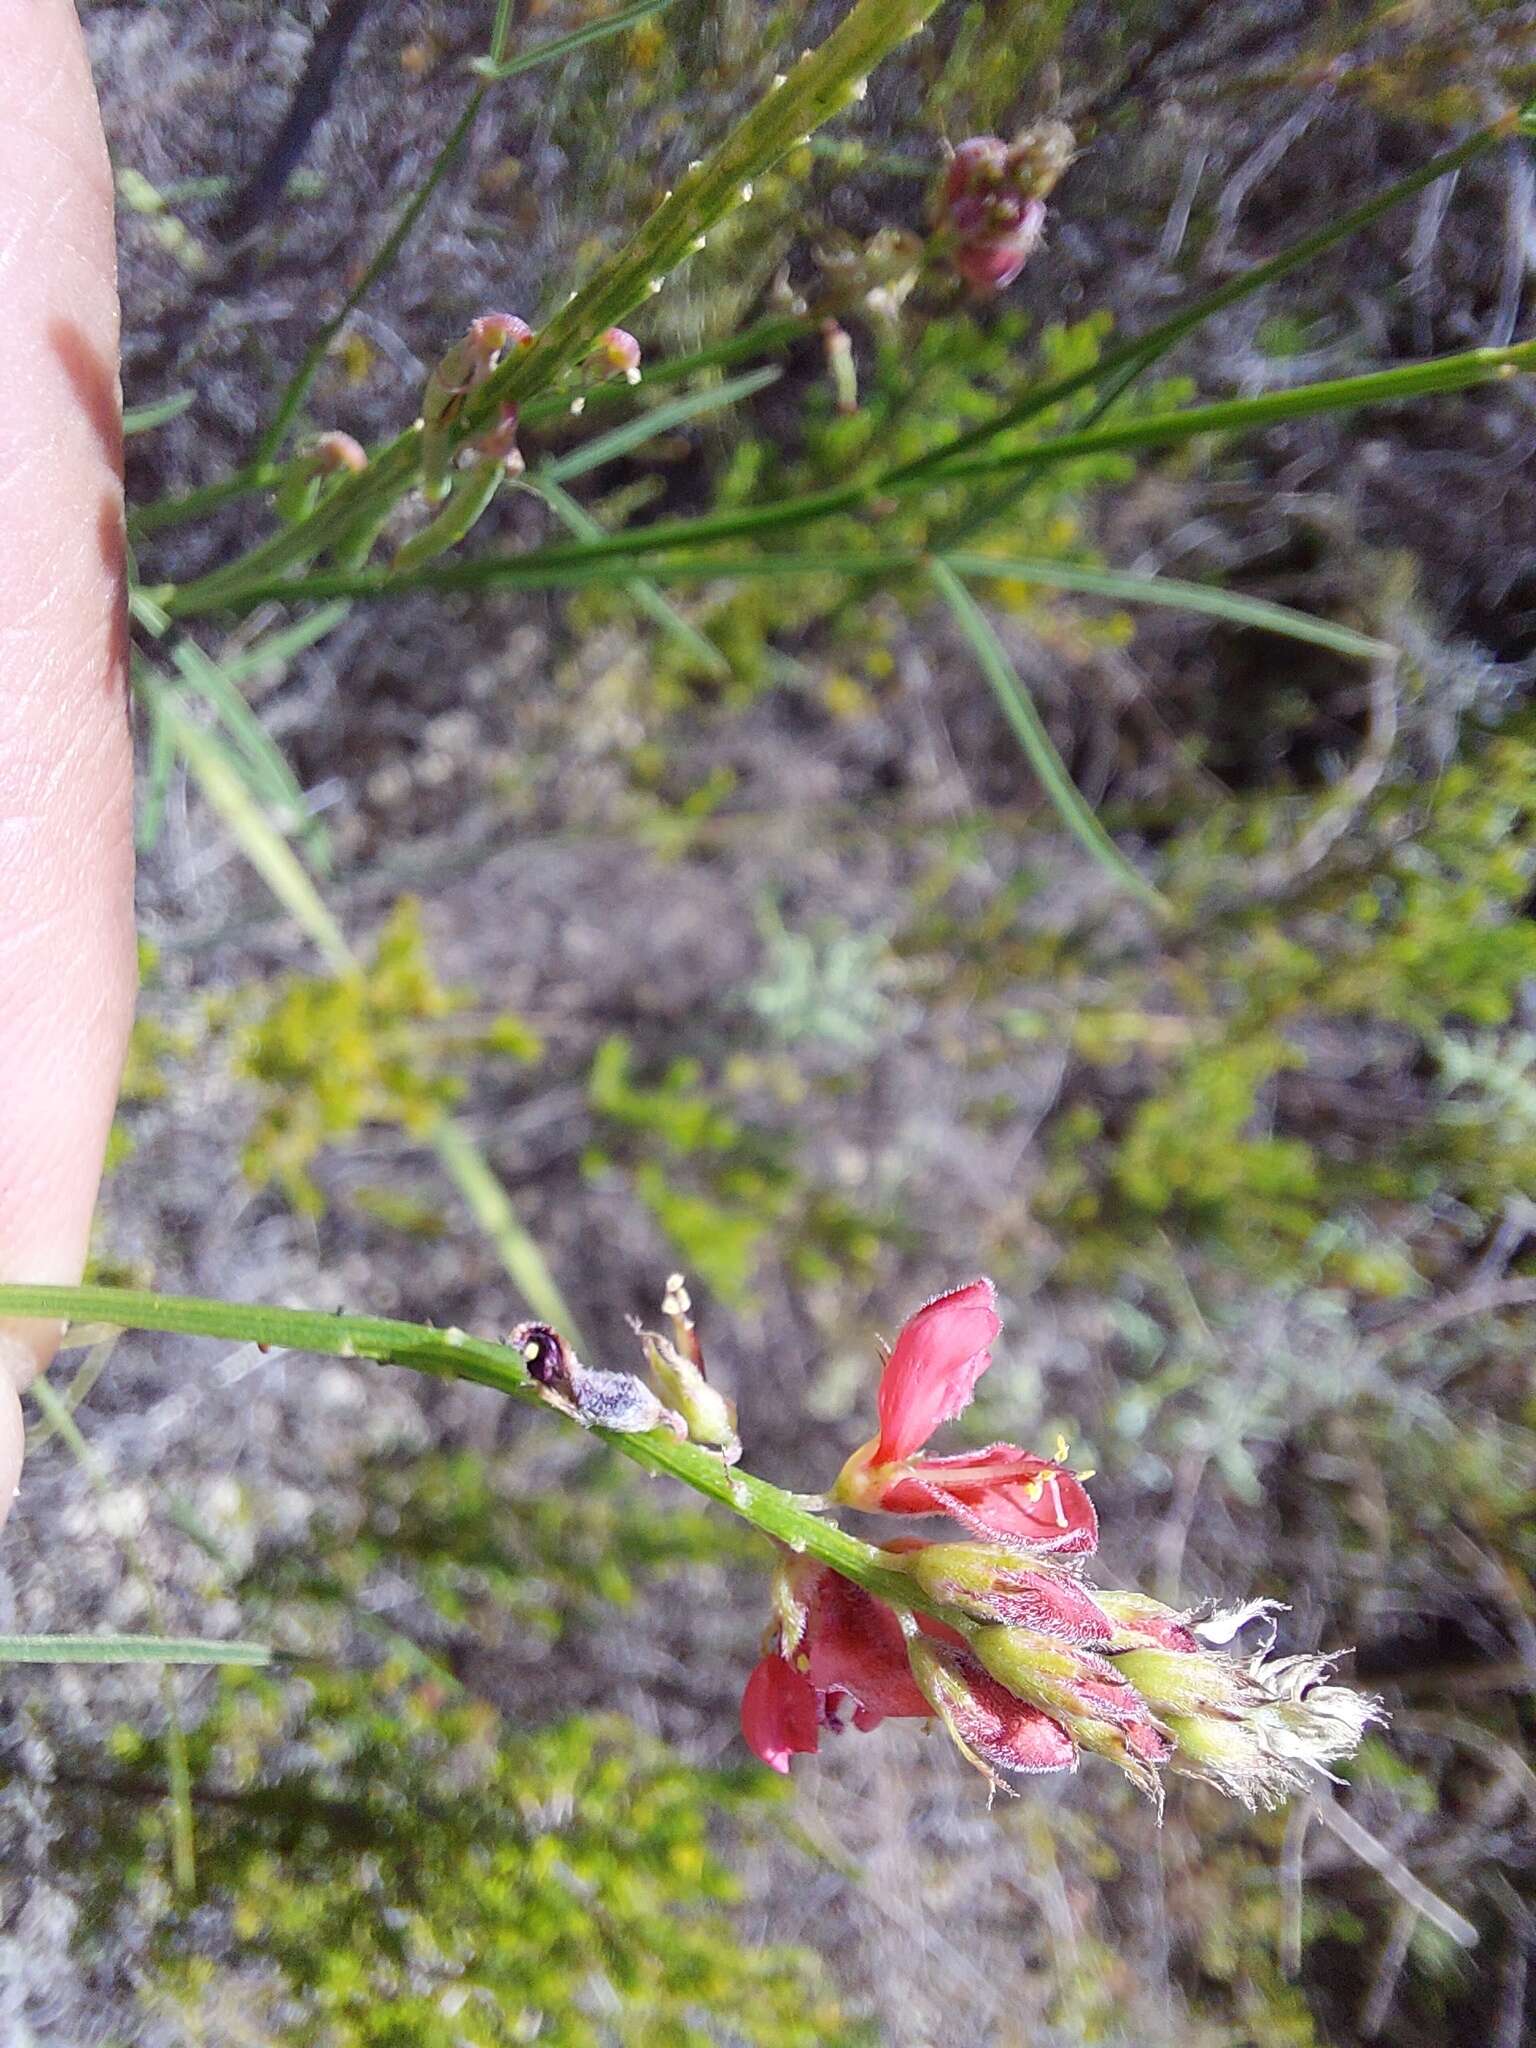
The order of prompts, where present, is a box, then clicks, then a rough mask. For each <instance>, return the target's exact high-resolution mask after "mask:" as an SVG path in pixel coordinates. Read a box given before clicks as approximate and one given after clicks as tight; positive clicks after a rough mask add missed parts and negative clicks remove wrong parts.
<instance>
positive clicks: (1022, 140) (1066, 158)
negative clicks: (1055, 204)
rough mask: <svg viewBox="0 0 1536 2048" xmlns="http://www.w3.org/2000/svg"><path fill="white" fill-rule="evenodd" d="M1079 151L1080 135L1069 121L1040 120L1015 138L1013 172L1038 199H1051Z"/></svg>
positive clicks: (1010, 156) (1011, 159)
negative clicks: (1071, 127) (1070, 126)
mask: <svg viewBox="0 0 1536 2048" xmlns="http://www.w3.org/2000/svg"><path fill="white" fill-rule="evenodd" d="M1076 153H1077V137H1076V136H1075V135H1074V134H1073V133H1072V130H1071V129H1070V128H1069V127H1068V126H1067V124H1066V122H1065V121H1038V122H1036V124H1035V125H1034V127H1032V128H1026V129H1025V130H1024V132H1023V133H1022V134H1021V135H1016V136H1015V137H1014V139H1013V144H1012V147H1011V148H1010V149H1009V151H1008V170H1009V174H1010V176H1011V177H1012V178H1013V179H1014V180H1015V181H1016V182H1017V183H1018V184H1019V185H1020V186H1021V187H1022V189H1023V190H1024V191H1026V192H1028V193H1030V194H1031V195H1032V196H1033V197H1034V198H1036V199H1048V198H1049V197H1050V195H1051V193H1052V192H1053V191H1054V190H1055V189H1056V186H1057V184H1058V182H1059V181H1060V178H1061V175H1062V173H1063V172H1064V171H1065V170H1066V169H1067V167H1068V165H1069V164H1070V163H1071V161H1072V159H1073V157H1074V156H1075V154H1076Z"/></svg>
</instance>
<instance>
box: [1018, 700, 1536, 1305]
mask: <svg viewBox="0 0 1536 2048" xmlns="http://www.w3.org/2000/svg"><path fill="white" fill-rule="evenodd" d="M1533 786H1536V744H1533V742H1532V741H1531V740H1530V739H1528V738H1525V737H1522V736H1520V735H1519V734H1518V733H1517V732H1514V731H1509V732H1506V733H1505V734H1504V735H1502V736H1500V737H1496V738H1494V739H1491V740H1489V741H1487V742H1486V743H1484V744H1483V745H1482V746H1481V747H1479V748H1477V749H1476V751H1475V753H1473V754H1472V755H1470V756H1469V757H1468V758H1467V759H1466V760H1464V761H1461V762H1458V763H1456V764H1455V765H1453V766H1452V767H1450V768H1448V769H1447V770H1446V771H1445V772H1444V773H1443V774H1442V775H1441V776H1440V777H1439V778H1438V780H1437V781H1436V782H1434V783H1433V784H1431V785H1428V786H1418V785H1411V784H1403V785H1400V786H1399V785H1394V786H1392V787H1390V788H1388V789H1387V790H1385V791H1384V792H1383V793H1382V794H1381V795H1380V796H1379V797H1378V798H1377V799H1376V800H1375V801H1374V802H1373V803H1372V804H1371V805H1370V806H1369V808H1368V809H1367V811H1366V812H1365V813H1364V814H1363V815H1362V816H1361V817H1360V818H1359V819H1358V820H1357V821H1356V822H1355V824H1354V826H1353V827H1352V829H1351V833H1350V837H1349V841H1348V847H1349V856H1348V858H1344V859H1335V860H1333V861H1330V862H1329V863H1327V864H1326V865H1325V867H1324V868H1323V869H1322V870H1321V871H1320V872H1319V873H1318V874H1317V875H1316V876H1308V875H1304V874H1303V875H1299V876H1298V878H1297V881H1296V884H1295V887H1294V889H1293V890H1291V891H1290V892H1288V893H1287V895H1286V896H1285V897H1284V898H1282V900H1281V901H1280V902H1279V903H1277V904H1270V903H1261V904H1256V905H1253V906H1251V907H1249V908H1248V909H1246V910H1245V911H1244V912H1243V913H1242V914H1241V915H1233V914H1226V915H1223V914H1221V913H1220V912H1219V911H1218V914H1217V915H1215V916H1214V917H1213V916H1210V915H1209V914H1207V913H1205V912H1203V910H1202V902H1203V901H1204V898H1205V891H1206V890H1207V889H1209V888H1210V887H1211V884H1212V881H1213V879H1214V878H1215V877H1216V876H1217V875H1218V874H1219V873H1221V872H1222V871H1223V869H1225V870H1226V872H1228V873H1230V872H1231V871H1232V864H1233V863H1238V864H1242V865H1246V864H1248V863H1250V862H1253V861H1255V860H1262V859H1268V858H1271V857H1273V856H1274V855H1276V854H1277V853H1278V852H1279V851H1280V849H1282V848H1283V846H1284V845H1285V844H1286V838H1287V835H1289V834H1290V833H1291V832H1292V831H1293V830H1294V824H1295V815H1294V807H1293V806H1290V805H1282V804H1279V803H1276V802H1274V801H1273V800H1266V801H1263V802H1258V803H1253V804H1248V805H1243V804H1239V803H1237V802H1233V803H1231V804H1229V805H1227V806H1224V807H1223V808H1222V809H1221V810H1220V811H1219V812H1217V813H1216V814H1215V815H1214V816H1213V817H1212V819H1211V820H1209V821H1208V822H1207V823H1206V824H1204V825H1203V826H1201V827H1200V828H1198V829H1197V830H1196V831H1194V832H1192V833H1191V834H1190V835H1189V836H1188V838H1187V839H1186V840H1185V842H1184V843H1183V844H1182V845H1181V846H1180V847H1179V848H1178V849H1177V851H1176V854H1175V858H1174V862H1173V866H1172V874H1173V877H1174V885H1175V889H1176V891H1177V890H1179V889H1180V888H1181V886H1182V889H1183V891H1184V892H1186V893H1183V894H1182V895H1181V896H1178V897H1177V898H1176V900H1179V901H1180V902H1181V904H1182V905H1183V907H1184V908H1185V912H1186V915H1187V916H1188V919H1189V925H1188V928H1187V932H1186V935H1185V936H1184V938H1183V939H1182V941H1181V942H1180V945H1179V947H1178V950H1177V954H1176V956H1175V959H1174V960H1173V961H1171V962H1165V961H1161V960H1160V961H1159V962H1157V963H1156V964H1155V965H1154V966H1152V967H1151V968H1149V969H1148V970H1146V971H1143V970H1139V969H1122V970H1120V971H1119V972H1118V973H1117V975H1116V976H1115V977H1114V979H1113V981H1112V983H1110V984H1109V985H1108V987H1107V988H1105V987H1104V986H1103V985H1101V987H1100V988H1099V989H1098V990H1096V991H1095V994H1094V998H1093V999H1092V1000H1091V1001H1090V1002H1088V1003H1085V1005H1084V1007H1083V1009H1082V1010H1080V1011H1078V1012H1076V1013H1075V1014H1074V1016H1073V1017H1072V1019H1071V1022H1070V1025H1069V1029H1070V1031H1071V1033H1072V1037H1073V1040H1074V1043H1075V1046H1076V1049H1077V1051H1078V1053H1079V1055H1080V1057H1083V1058H1084V1059H1086V1060H1088V1061H1093V1062H1108V1063H1112V1064H1113V1063H1120V1062H1124V1061H1126V1060H1128V1059H1129V1058H1130V1057H1131V1056H1132V1055H1134V1056H1135V1057H1136V1058H1137V1060H1138V1062H1139V1065H1138V1067H1137V1069H1136V1073H1137V1075H1138V1077H1139V1085H1138V1087H1137V1088H1136V1091H1135V1094H1134V1097H1133V1099H1132V1101H1131V1102H1130V1104H1129V1105H1128V1107H1126V1108H1125V1109H1124V1111H1123V1112H1122V1114H1121V1116H1120V1119H1119V1121H1118V1124H1117V1126H1116V1127H1115V1128H1113V1129H1111V1128H1110V1127H1109V1126H1108V1125H1107V1124H1106V1120H1105V1116H1104V1112H1103V1110H1102V1108H1101V1107H1100V1106H1098V1104H1097V1103H1096V1102H1094V1101H1092V1100H1089V1099H1086V1095H1085V1097H1084V1098H1082V1099H1078V1100H1076V1101H1072V1102H1070V1103H1069V1104H1068V1105H1067V1106H1066V1107H1065V1108H1064V1109H1063V1111H1062V1112H1061V1113H1060V1114H1059V1115H1058V1116H1057V1118H1056V1119H1055V1120H1054V1123H1053V1124H1052V1126H1051V1127H1050V1130H1049V1132H1048V1142H1049V1145H1050V1148H1051V1151H1052V1154H1053V1157H1054V1160H1055V1165H1054V1168H1053V1173H1052V1178H1051V1183H1050V1186H1049V1188H1048V1190H1047V1192H1046V1195H1045V1197H1044V1200H1043V1202H1042V1204H1041V1207H1042V1212H1043V1213H1045V1214H1047V1215H1049V1216H1052V1217H1054V1218H1055V1219H1056V1220H1058V1221H1059V1222H1060V1223H1061V1224H1062V1225H1063V1226H1064V1228H1065V1229H1066V1231H1067V1233H1068V1242H1069V1254H1068V1256H1069V1259H1070V1261H1071V1263H1072V1264H1073V1265H1074V1266H1075V1267H1077V1268H1078V1269H1079V1270H1081V1271H1083V1272H1085V1273H1086V1272H1088V1271H1090V1270H1093V1271H1099V1272H1103V1271H1104V1270H1106V1265H1107V1266H1108V1267H1110V1268H1112V1267H1113V1265H1114V1264H1115V1263H1116V1262H1117V1261H1118V1260H1119V1259H1121V1258H1122V1257H1123V1256H1124V1255H1125V1253H1126V1251H1127V1250H1133V1249H1134V1247H1135V1246H1136V1245H1137V1243H1138V1242H1139V1241H1143V1240H1145V1238H1146V1236H1147V1233H1148V1232H1149V1231H1151V1230H1155V1229H1156V1227H1157V1226H1158V1224H1159V1223H1160V1221H1161V1220H1163V1219H1168V1220H1170V1221H1173V1222H1176V1223H1177V1225H1178V1227H1179V1228H1180V1229H1182V1230H1186V1231H1190V1232H1193V1233H1195V1234H1196V1235H1197V1236H1199V1237H1202V1238H1205V1239H1206V1240H1208V1241H1214V1242H1216V1243H1219V1244H1221V1245H1224V1246H1225V1247H1226V1248H1227V1249H1228V1250H1230V1251H1233V1252H1236V1253H1237V1254H1239V1255H1240V1256H1241V1257H1243V1258H1244V1259H1246V1260H1249V1261H1251V1262H1255V1263H1256V1264H1257V1265H1258V1266H1260V1267H1272V1268H1274V1269H1275V1270H1277V1271H1278V1270H1284V1268H1285V1266H1286V1264H1287V1262H1288V1261H1289V1260H1290V1259H1291V1258H1292V1257H1293V1256H1294V1247H1295V1246H1296V1245H1297V1243H1298V1242H1300V1241H1301V1240H1305V1239H1308V1238H1309V1237H1311V1236H1312V1235H1313V1234H1314V1233H1315V1232H1316V1231H1317V1230H1318V1229H1319V1228H1320V1227H1321V1226H1322V1225H1323V1224H1324V1223H1325V1221H1327V1220H1328V1219H1329V1218H1330V1217H1331V1216H1334V1215H1336V1214H1338V1213H1340V1212H1341V1211H1347V1210H1348V1209H1349V1208H1350V1207H1352V1206H1354V1205H1358V1204H1360V1203H1363V1202H1367V1201H1369V1200H1371V1199H1373V1198H1388V1199H1398V1200H1405V1201H1411V1200H1415V1199H1419V1198H1421V1197H1422V1196H1424V1195H1426V1194H1428V1193H1431V1192H1433V1191H1434V1190H1437V1189H1438V1190H1441V1191H1443V1192H1445V1193H1449V1194H1453V1195H1454V1196H1455V1198H1456V1199H1457V1200H1459V1201H1462V1202H1465V1203H1467V1204H1469V1205H1471V1206H1472V1207H1473V1208H1474V1209H1476V1210H1478V1211H1481V1212H1482V1213H1485V1214H1494V1213H1497V1211H1498V1209H1499V1207H1500V1205H1501V1204H1502V1203H1503V1202H1504V1200H1505V1199H1506V1198H1507V1197H1508V1196H1509V1195H1511V1194H1514V1193H1517V1192H1518V1191H1519V1190H1520V1189H1521V1188H1522V1187H1527V1188H1528V1187H1529V1186H1530V1184H1531V1177H1532V1174H1533V1172H1536V1129H1533V1127H1532V1125H1531V1123H1530V1122H1529V1121H1528V1120H1526V1119H1523V1118H1521V1117H1520V1116H1519V1115H1518V1114H1510V1113H1509V1108H1510V1099H1511V1098H1510V1096H1509V1092H1508V1087H1507V1085H1506V1081H1507V1077H1506V1076H1504V1075H1503V1070H1502V1069H1501V1067H1500V1064H1499V1062H1498V1060H1497V1059H1496V1058H1493V1059H1492V1060H1491V1061H1490V1059H1489V1057H1487V1055H1488V1054H1489V1051H1490V1048H1489V1046H1488V1042H1487V1039H1486V1033H1487V1031H1488V1030H1490V1029H1494V1028H1496V1027H1499V1026H1503V1025H1506V1024H1507V1023H1508V1021H1509V1019H1510V1017H1511V1015H1512V1014H1513V1010H1514V1005H1515V1002H1516V999H1517V996H1518V994H1519V991H1520V989H1521V987H1522V985H1523V984H1524V983H1526V982H1527V981H1528V979H1529V978H1530V977H1531V976H1532V975H1533V974H1536V925H1533V924H1532V923H1531V921H1530V919H1529V918H1528V917H1525V916H1523V915H1521V914H1520V910H1521V905H1522V904H1523V903H1524V901H1525V899H1526V896H1527V894H1528V893H1529V891H1530V889H1531V887H1532V885H1533V881H1536V816H1533V814H1532V811H1531V806H1530V792H1531V789H1532V787H1533ZM1137 1018H1140V1019H1141V1024H1140V1026H1138V1025H1137V1023H1136V1021H1135V1020H1136V1019H1137ZM1330 1020H1339V1021H1342V1022H1344V1023H1345V1024H1348V1025H1361V1024H1369V1025H1371V1026H1372V1027H1374V1028H1378V1029H1380V1028H1390V1029H1391V1030H1393V1031H1396V1032H1400V1033H1406V1034H1409V1035H1410V1036H1411V1037H1412V1038H1413V1039H1417V1040H1419V1041H1420V1042H1421V1043H1422V1045H1423V1048H1424V1050H1425V1052H1426V1054H1428V1055H1431V1056H1433V1057H1434V1058H1435V1059H1437V1060H1438V1062H1439V1063H1440V1065H1441V1067H1442V1070H1443V1071H1444V1072H1445V1073H1446V1074H1447V1077H1448V1079H1449V1077H1451V1076H1455V1077H1456V1078H1455V1079H1452V1080H1450V1086H1451V1087H1453V1088H1455V1089H1456V1091H1457V1093H1456V1095H1455V1099H1454V1101H1451V1102H1448V1103H1447V1104H1446V1105H1445V1106H1444V1107H1443V1108H1442V1110H1441V1112H1440V1113H1439V1114H1438V1115H1432V1116H1431V1117H1430V1118H1428V1119H1427V1120H1420V1119H1412V1120H1410V1122H1409V1123H1408V1125H1407V1126H1406V1127H1404V1126H1399V1125H1397V1124H1392V1125H1391V1126H1390V1127H1389V1128H1387V1129H1385V1130H1383V1131H1381V1132H1380V1133H1379V1137H1378V1142H1376V1143H1375V1144H1373V1145H1370V1146H1362V1145H1361V1144H1359V1143H1358V1142H1357V1143H1354V1144H1352V1145H1351V1146H1349V1147H1348V1148H1330V1147H1329V1146H1328V1145H1327V1144H1326V1142H1321V1141H1319V1140H1318V1139H1317V1137H1316V1136H1315V1135H1313V1131H1312V1128H1310V1127H1309V1126H1308V1125H1306V1124H1302V1125H1300V1126H1298V1128H1297V1129H1296V1130H1294V1131H1291V1130H1287V1129H1286V1128H1285V1127H1284V1124H1283V1121H1277V1116H1276V1107H1277V1095H1276V1090H1277V1084H1279V1083H1281V1082H1282V1080H1283V1079H1284V1078H1285V1077H1292V1078H1291V1080H1290V1081H1289V1084H1288V1085H1289V1086H1290V1087H1291V1088H1293V1089H1295V1090H1297V1091H1300V1092H1301V1095H1302V1098H1303V1099H1305V1090H1306V1077H1307V1073H1308V1070H1309V1051H1308V1045H1309V1039H1310V1037H1311V1035H1312V1034H1313V1033H1315V1032H1317V1031H1319V1030H1321V1029H1324V1028H1327V1027H1328V1026H1329V1023H1330ZM1469 1027H1482V1029H1483V1032H1484V1038H1483V1039H1482V1040H1481V1041H1480V1042H1481V1043H1482V1045H1483V1048H1484V1054H1485V1057H1484V1060H1483V1063H1482V1064H1481V1065H1479V1064H1478V1063H1477V1062H1476V1061H1475V1060H1474V1061H1473V1062H1472V1063H1471V1064H1470V1065H1462V1066H1460V1067H1459V1066H1458V1064H1457V1061H1456V1058H1455V1055H1454V1054H1451V1055H1447V1053H1446V1047H1447V1046H1448V1045H1453V1046H1454V1045H1459V1044H1462V1043H1464V1042H1465V1041H1466V1038H1467V1033H1468V1029H1469ZM1493 1044H1494V1047H1496V1045H1497V1040H1495V1041H1493ZM1490 1088H1492V1089H1493V1091H1494V1092H1493V1094H1492V1095H1491V1096H1490V1095H1489V1093H1488V1091H1489V1089H1490ZM1480 1095H1482V1097H1483V1099H1484V1100H1485V1101H1487V1102H1488V1103H1489V1105H1490V1108H1491V1107H1492V1104H1493V1103H1494V1102H1497V1103H1498V1105H1499V1107H1500V1109H1501V1111H1502V1112H1503V1113H1501V1114H1500V1115H1498V1116H1494V1115H1492V1114H1479V1113H1478V1101H1479V1096H1480ZM1312 1123H1313V1125H1315V1119H1313V1120H1312ZM1389 1291H1391V1289H1390V1287H1389Z"/></svg>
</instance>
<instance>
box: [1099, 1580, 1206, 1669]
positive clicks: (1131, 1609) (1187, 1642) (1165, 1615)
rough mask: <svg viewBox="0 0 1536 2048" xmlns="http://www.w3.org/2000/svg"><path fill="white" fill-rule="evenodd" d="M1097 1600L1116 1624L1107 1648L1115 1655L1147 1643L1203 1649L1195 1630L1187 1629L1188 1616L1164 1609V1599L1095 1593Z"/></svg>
mask: <svg viewBox="0 0 1536 2048" xmlns="http://www.w3.org/2000/svg"><path fill="white" fill-rule="evenodd" d="M1094 1598H1095V1599H1096V1600H1097V1601H1098V1603H1099V1606H1100V1607H1101V1608H1102V1609H1103V1610H1104V1612H1105V1613H1106V1614H1107V1615H1108V1616H1109V1618H1110V1620H1111V1621H1112V1622H1113V1623H1114V1625H1115V1632H1114V1635H1113V1637H1112V1638H1111V1640H1110V1641H1109V1642H1108V1643H1106V1644H1104V1645H1103V1648H1104V1649H1105V1650H1106V1651H1108V1653H1109V1654H1110V1655H1111V1656H1114V1655H1115V1654H1116V1653H1117V1652H1118V1651H1121V1650H1135V1649H1140V1648H1141V1647H1143V1646H1144V1645H1147V1644H1151V1645H1154V1646H1158V1647H1160V1648H1162V1649H1165V1650H1184V1651H1189V1650H1198V1649H1199V1647H1200V1644H1199V1641H1198V1639H1197V1637H1196V1636H1195V1632H1194V1630H1193V1629H1191V1628H1189V1627H1188V1626H1187V1623H1188V1616H1187V1615H1184V1614H1178V1613H1175V1611H1174V1610H1173V1608H1171V1607H1164V1606H1163V1604H1162V1602H1161V1601H1160V1600H1149V1599H1148V1598H1147V1596H1146V1594H1145V1593H1095V1595H1094Z"/></svg>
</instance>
